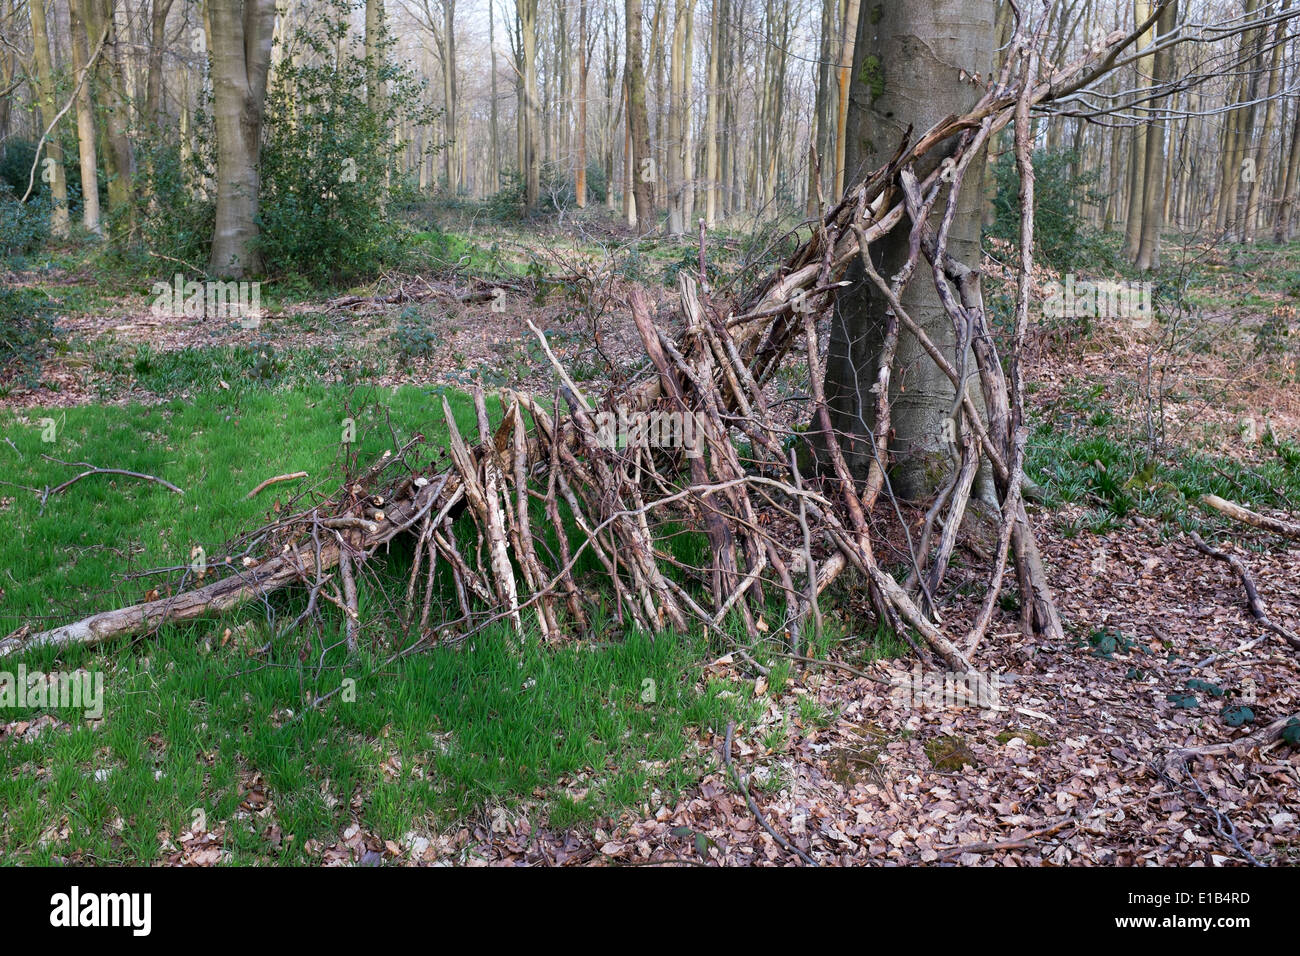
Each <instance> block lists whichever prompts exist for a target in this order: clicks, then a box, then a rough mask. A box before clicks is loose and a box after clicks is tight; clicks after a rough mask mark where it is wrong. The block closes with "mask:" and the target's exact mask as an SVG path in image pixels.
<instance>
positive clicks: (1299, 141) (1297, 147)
mask: <svg viewBox="0 0 1300 956" xmlns="http://www.w3.org/2000/svg"><path fill="white" fill-rule="evenodd" d="M1298 172H1300V99H1297V100H1296V113H1295V121H1294V122H1293V123H1292V124H1291V151H1290V158H1289V160H1288V162H1287V167H1286V186H1285V188H1284V189H1283V193H1282V203H1281V205H1280V206H1279V207H1278V212H1277V220H1276V221H1275V222H1274V224H1273V240H1274V241H1275V242H1288V241H1290V239H1291V236H1292V233H1293V225H1294V220H1295V206H1296V192H1297V173H1298Z"/></svg>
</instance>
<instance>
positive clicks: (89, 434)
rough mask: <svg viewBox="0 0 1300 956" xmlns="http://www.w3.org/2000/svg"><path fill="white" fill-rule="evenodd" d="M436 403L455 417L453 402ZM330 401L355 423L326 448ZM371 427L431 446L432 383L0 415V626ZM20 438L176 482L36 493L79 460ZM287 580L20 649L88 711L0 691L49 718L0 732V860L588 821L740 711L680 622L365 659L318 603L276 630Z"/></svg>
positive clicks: (176, 554) (71, 608) (110, 580)
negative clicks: (233, 601) (115, 631)
mask: <svg viewBox="0 0 1300 956" xmlns="http://www.w3.org/2000/svg"><path fill="white" fill-rule="evenodd" d="M194 372H195V374H196V375H197V373H198V369H197V368H195V369H194ZM175 374H177V375H180V374H182V372H181V370H178V371H176V372H175ZM448 399H449V401H450V403H451V405H452V407H453V411H454V414H455V416H456V419H457V423H458V427H460V428H461V430H462V431H463V432H464V433H466V434H471V433H472V432H473V431H474V428H475V425H474V411H473V406H472V403H471V402H470V401H469V399H468V398H467V397H466V396H464V395H461V394H458V393H448ZM491 404H492V403H491V402H489V405H491ZM345 416H346V417H352V418H353V419H354V420H355V424H356V436H357V441H356V443H355V445H354V446H353V447H352V448H351V449H349V450H348V451H345V449H344V448H343V446H342V445H341V443H340V439H341V437H342V435H341V430H342V427H343V423H342V419H343V418H344V417H345ZM43 419H52V420H53V427H54V432H53V436H54V441H52V442H46V441H43V440H42V438H43V437H46V436H48V435H49V434H50V433H49V431H48V427H49V422H48V421H46V422H43V421H42V420H43ZM390 423H391V425H392V427H393V429H394V430H395V431H396V432H397V435H398V438H399V440H401V439H405V438H406V437H407V436H409V435H411V434H412V433H413V432H415V431H416V430H419V431H421V432H423V433H424V434H425V435H426V437H427V438H428V446H429V447H430V448H431V449H438V448H441V447H442V446H443V445H444V444H445V433H446V427H445V425H444V424H443V423H442V412H441V401H440V397H439V395H437V394H433V393H430V392H427V391H424V390H421V389H418V388H410V387H407V388H401V389H398V390H395V391H388V390H381V391H376V390H372V389H347V388H344V387H341V386H315V387H299V388H293V389H287V388H279V387H247V388H241V389H230V390H226V389H221V388H216V389H195V394H194V395H193V396H192V397H189V398H186V399H177V400H173V401H170V402H166V403H164V404H159V405H154V406H147V407H145V406H113V407H96V406H87V407H78V408H69V409H66V410H29V411H27V412H25V413H14V412H3V413H0V435H3V437H4V438H7V439H9V440H10V441H11V442H12V443H13V444H12V446H11V445H10V444H9V443H8V442H0V459H3V460H4V480H5V481H7V482H10V484H9V485H3V486H0V522H2V523H3V525H4V527H5V529H6V531H7V532H8V533H7V534H5V535H3V536H2V537H0V588H2V589H3V596H2V597H0V633H7V632H8V631H9V630H12V629H13V628H15V627H17V626H18V625H19V624H20V623H32V624H36V625H38V626H40V625H49V626H52V625H54V624H57V623H64V622H67V621H70V620H74V619H76V618H78V617H80V616H83V615H84V614H87V613H91V612H93V611H97V610H102V609H105V608H108V607H113V606H117V605H121V604H127V603H134V602H136V601H139V600H141V599H143V598H144V597H145V596H146V592H147V591H148V590H149V589H151V588H154V587H157V586H159V585H160V583H161V582H163V581H166V580H168V579H169V578H170V579H171V580H176V579H177V578H178V577H179V573H173V574H172V575H170V576H155V575H144V576H141V572H144V571H148V570H150V569H154V568H166V567H172V568H179V569H183V568H184V567H185V566H187V565H188V563H189V562H190V560H191V557H192V554H193V552H192V549H193V548H194V547H195V546H200V547H203V548H204V549H205V551H206V554H207V558H208V561H209V562H211V563H213V564H220V562H221V560H222V558H223V557H224V551H223V548H222V545H223V543H224V542H225V541H227V540H228V539H230V538H232V537H234V536H235V535H237V534H239V533H241V532H244V531H246V530H248V529H249V528H252V527H256V526H257V525H258V524H260V523H261V522H262V521H263V520H264V519H265V515H266V511H267V510H268V509H269V508H270V507H271V505H272V503H273V501H274V499H275V498H276V497H277V495H280V494H286V493H288V491H289V490H290V489H289V488H287V487H286V488H283V489H268V490H267V491H266V492H263V494H262V495H261V496H260V497H259V498H258V499H256V500H254V501H246V500H245V499H244V496H245V494H246V493H247V491H248V490H249V489H251V488H252V487H253V486H254V485H256V484H257V483H258V482H259V481H260V480H262V479H263V478H266V477H269V476H271V475H274V474H278V473H283V472H290V471H296V470H304V471H307V472H308V473H309V475H310V476H311V478H310V479H309V482H316V481H319V482H320V491H321V492H322V493H323V494H328V493H330V492H332V491H333V490H334V488H335V487H337V478H336V477H334V476H338V475H339V474H340V473H341V470H342V468H343V465H344V460H345V455H348V454H350V453H354V457H355V459H356V460H357V461H359V462H361V463H362V464H363V465H364V464H365V463H367V462H369V461H370V460H372V459H373V458H375V457H377V456H378V455H379V454H381V453H382V451H383V450H385V449H387V448H391V447H392V444H393V441H392V436H391V434H390V431H389V425H390ZM43 455H48V456H50V457H53V458H60V459H64V460H66V461H87V462H91V463H93V464H95V465H98V466H102V467H117V468H125V469H130V470H133V471H140V472H145V473H149V474H153V475H156V476H158V477H160V478H165V479H166V480H168V481H170V482H173V483H174V484H176V485H178V486H179V487H181V488H182V489H183V490H184V491H185V494H184V496H183V497H182V496H177V495H175V494H173V493H171V492H169V491H168V490H166V489H165V488H163V487H161V486H159V485H157V484H153V483H150V482H143V481H138V480H134V479H130V478H126V477H121V476H111V475H94V476H91V477H88V478H85V479H83V480H82V481H80V482H78V483H76V484H75V485H73V486H71V487H70V488H68V489H67V491H65V492H64V493H62V494H60V495H58V496H55V497H53V498H50V499H49V500H48V501H47V502H46V503H45V506H44V510H43V511H42V507H41V500H40V494H39V493H33V492H31V491H27V490H24V489H22V488H19V487H14V486H16V485H25V486H28V487H30V488H35V489H38V490H43V489H45V488H47V487H51V486H53V485H56V484H58V483H59V482H61V481H63V480H65V479H67V478H68V477H71V476H72V475H74V474H76V471H77V469H73V468H68V467H64V466H62V465H59V464H57V463H55V462H52V461H48V460H46V459H45V458H43V457H42V456H43ZM294 487H298V486H294ZM409 561H410V558H409V554H405V553H403V551H402V549H401V548H397V547H395V548H394V549H393V552H392V553H391V555H389V556H387V559H386V561H385V562H383V563H382V564H380V562H376V564H377V565H379V566H378V567H376V568H374V573H375V574H377V575H379V576H380V581H379V582H378V583H386V584H388V585H390V586H391V585H394V584H396V583H398V582H403V583H404V572H405V571H406V570H407V569H409ZM577 570H578V572H579V573H580V574H581V573H583V572H584V571H585V570H586V565H584V564H583V563H580V564H579V566H578V569H577ZM375 585H376V582H371V586H369V587H367V588H365V589H363V593H365V594H367V595H368V600H365V599H363V603H362V608H361V611H362V617H363V622H364V625H365V627H364V630H363V633H364V634H366V635H368V636H369V635H374V634H377V635H381V636H386V637H392V638H399V637H400V634H399V628H398V627H397V625H396V623H395V622H394V621H393V620H391V614H390V612H389V611H388V609H387V605H386V603H385V602H384V601H383V600H382V598H381V596H380V595H379V593H378V587H377V586H375ZM593 586H594V585H593ZM390 590H393V588H391V587H390ZM303 600H304V597H303V595H301V594H296V595H289V594H280V595H275V596H273V597H272V598H271V600H270V601H269V602H267V603H265V604H263V603H257V604H255V605H249V606H246V607H244V608H242V609H239V610H236V611H234V612H231V613H229V614H227V615H225V616H224V617H222V618H220V619H213V620H207V621H197V622H191V623H187V624H176V625H168V626H165V627H163V628H162V629H161V630H160V631H159V632H158V633H157V634H155V635H152V636H150V637H148V638H145V639H140V640H138V641H136V642H134V643H133V644H128V643H126V642H115V643H113V644H109V645H105V646H104V647H102V648H77V649H70V650H67V651H64V652H62V653H59V652H56V651H53V650H45V651H37V652H32V653H30V654H28V655H26V656H25V658H24V660H23V661H22V663H23V664H24V665H25V666H26V668H27V669H28V670H29V672H30V671H35V670H42V671H46V672H48V671H54V670H58V671H61V672H70V671H75V670H77V669H78V668H84V669H85V670H87V671H90V672H92V673H102V674H103V678H104V699H103V704H104V712H103V717H102V719H101V720H95V721H90V720H86V719H83V714H82V713H81V712H80V711H79V710H59V709H52V708H31V707H25V708H18V707H14V706H5V707H4V708H3V709H2V710H0V726H5V725H9V726H10V727H11V728H14V727H15V723H16V722H23V721H32V720H36V719H37V718H40V717H41V716H42V715H43V714H48V715H49V716H52V717H54V718H55V719H56V723H54V724H52V725H48V726H44V728H43V729H41V726H40V725H39V724H34V725H32V726H33V727H35V728H36V729H35V731H33V732H31V733H27V732H25V731H26V730H30V729H31V728H26V729H24V730H22V731H20V730H17V729H15V730H13V731H12V732H11V733H9V734H8V735H6V736H5V737H3V738H2V739H0V808H3V811H2V812H0V861H3V862H7V863H17V862H22V863H35V864H41V863H58V862H65V861H75V862H81V863H103V864H111V863H138V864H148V863H155V862H159V861H162V860H165V859H167V858H168V856H169V854H171V853H173V852H175V851H174V849H167V847H166V843H167V841H169V840H170V842H171V843H172V844H177V842H178V838H179V836H180V834H182V833H184V832H186V831H188V830H190V829H191V828H192V827H193V826H194V824H195V822H196V820H199V819H202V820H203V821H204V822H205V823H206V827H205V828H204V829H206V830H207V831H209V832H213V833H216V834H218V835H219V838H220V843H221V847H222V849H223V851H224V852H226V853H228V854H229V857H228V859H229V860H230V862H232V863H235V864H254V863H265V862H272V861H274V862H285V863H311V862H314V861H315V860H316V859H317V858H318V856H319V853H320V851H321V848H323V847H329V846H331V845H335V844H337V843H338V842H339V841H340V838H341V836H340V835H341V834H342V833H343V831H344V830H345V829H346V828H347V827H348V826H349V825H350V824H351V823H352V822H353V821H356V822H358V823H360V825H361V826H362V827H364V828H365V829H366V830H367V831H368V832H372V833H374V834H376V835H379V836H380V837H382V838H383V839H386V840H393V841H395V842H397V843H399V844H401V843H402V841H403V838H404V836H405V835H406V834H408V833H411V832H415V833H421V834H424V835H434V834H437V833H439V832H443V831H445V830H446V829H447V828H449V827H452V826H455V825H457V824H458V823H460V822H463V821H466V820H470V819H479V818H480V815H481V814H482V813H483V812H484V811H485V810H489V809H491V808H495V807H499V806H500V807H506V808H515V809H517V810H520V811H524V810H526V811H528V812H529V813H530V818H531V819H532V820H533V821H534V823H540V822H542V821H543V820H548V821H549V823H550V825H552V826H557V827H571V826H585V825H589V824H590V823H591V822H592V821H595V820H597V819H601V818H604V817H606V816H609V815H611V814H613V813H616V812H617V811H619V810H620V809H623V808H629V807H638V808H642V809H643V810H645V811H647V812H648V810H650V809H653V808H651V807H650V806H649V805H650V803H651V794H652V793H653V792H655V791H658V792H659V793H660V794H662V795H663V799H669V798H671V796H672V795H673V794H676V793H679V792H681V791H682V790H684V789H685V788H687V787H689V786H690V785H691V784H692V783H693V782H694V781H695V780H697V779H698V778H699V776H700V775H701V773H702V772H704V770H705V768H704V767H702V766H701V765H700V763H699V761H700V760H704V761H708V760H709V759H711V757H710V756H709V755H707V754H706V755H705V756H704V757H697V756H695V751H694V750H693V748H692V747H691V745H690V741H691V740H692V739H694V738H696V737H698V736H699V735H700V734H701V733H703V732H705V731H706V730H709V729H713V730H716V729H718V728H719V727H721V726H725V723H726V721H727V720H728V719H733V718H734V719H737V720H739V721H741V722H744V721H746V720H750V719H753V718H754V717H755V716H756V715H757V712H758V711H757V708H758V703H757V702H756V700H755V699H754V694H753V686H752V682H741V683H740V684H733V683H732V682H729V681H720V680H716V679H715V680H709V681H705V680H704V679H703V678H702V676H701V668H700V663H701V662H702V661H704V660H707V659H708V657H709V655H711V654H716V652H717V649H716V648H715V647H711V646H710V645H709V643H708V641H707V640H706V639H705V638H704V637H702V636H701V635H699V634H698V633H697V634H693V635H684V636H677V637H673V636H670V635H659V636H657V637H655V638H653V639H652V638H651V637H650V636H648V635H645V634H641V633H639V632H636V631H632V630H627V629H625V628H622V627H618V626H616V623H615V622H612V621H604V623H603V624H602V623H601V622H602V620H603V618H602V615H601V614H600V613H599V612H597V613H596V614H594V615H593V619H594V620H595V623H596V625H597V626H596V628H595V631H596V633H597V634H598V635H599V636H598V637H597V638H596V641H597V642H596V643H589V642H585V643H577V642H575V643H573V644H571V645H567V646H562V647H544V646H541V645H540V643H539V641H538V640H537V639H536V637H535V636H528V637H526V638H525V639H524V640H523V641H515V640H512V639H511V638H512V635H509V634H508V633H507V631H506V630H505V629H504V628H503V627H497V628H491V629H488V630H486V631H484V632H482V633H480V634H477V635H475V636H473V637H472V638H470V639H469V640H468V641H467V642H465V643H464V644H462V645H460V646H459V647H439V648H435V649H433V650H431V651H428V652H426V653H421V654H415V655H410V656H408V657H405V658H402V659H400V660H397V661H386V658H385V655H386V654H388V653H389V652H388V650H387V649H385V650H381V651H375V650H373V649H372V648H370V647H369V646H366V642H363V649H362V651H361V652H359V653H358V654H355V655H351V656H349V655H348V654H347V652H346V650H345V649H344V648H343V647H342V645H341V643H340V641H339V638H340V637H341V634H342V627H343V622H342V618H341V615H340V614H337V613H334V610H333V608H326V611H325V619H324V622H323V624H322V627H321V629H320V630H316V629H313V628H304V629H301V630H299V631H296V632H293V633H292V634H289V635H287V636H285V637H282V638H280V639H279V640H278V641H277V640H273V639H272V637H273V634H274V633H275V632H276V631H277V629H278V628H279V627H281V626H282V625H283V624H284V623H285V622H287V621H288V620H291V619H292V618H293V616H295V615H296V614H297V613H298V612H299V611H300V610H301V608H302V604H303ZM448 603H449V604H450V603H451V599H450V598H448ZM449 616H450V615H449ZM609 616H610V615H609V614H608V613H607V614H605V615H604V617H605V618H608V617H609ZM272 617H273V618H274V619H273V620H270V619H271V618H272ZM262 648H266V650H264V651H263V650H262ZM326 648H331V649H329V650H325V649H326ZM17 665H18V661H15V660H13V659H8V660H6V661H5V663H4V668H5V669H7V670H9V671H10V672H13V671H15V670H16V668H17ZM353 681H354V682H355V683H354V684H352V683H345V682H353ZM331 692H333V693H332V696H330V697H329V698H328V699H327V700H325V702H324V703H323V704H321V705H320V706H319V707H316V708H313V707H311V706H309V705H310V702H311V701H313V700H316V699H318V698H319V697H320V696H322V695H325V694H331ZM808 716H809V718H810V719H813V718H815V716H816V715H811V714H810V715H808ZM309 845H310V848H309Z"/></svg>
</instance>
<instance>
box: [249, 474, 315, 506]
mask: <svg viewBox="0 0 1300 956" xmlns="http://www.w3.org/2000/svg"><path fill="white" fill-rule="evenodd" d="M306 477H307V472H305V471H295V472H293V473H292V474H288V475H276V476H275V477H274V478H268V479H266V481H264V482H262V483H261V484H260V485H258V486H257V487H256V488H254V489H253V490H252V491H250V492H249V493H248V494H246V495H244V500H245V501H249V500H251V499H253V498H256V497H257V496H258V495H260V494H261V493H262V492H263V491H265V490H266V489H267V488H269V487H270V486H271V485H278V484H280V483H281V482H283V481H297V480H298V479H299V478H306Z"/></svg>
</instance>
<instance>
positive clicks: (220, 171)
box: [207, 0, 275, 278]
mask: <svg viewBox="0 0 1300 956" xmlns="http://www.w3.org/2000/svg"><path fill="white" fill-rule="evenodd" d="M274 26H275V0H209V3H208V24H207V34H208V50H209V51H210V53H211V58H212V98H213V121H214V126H215V130H216V141H217V210H216V217H217V218H216V228H215V230H214V232H213V236H212V255H211V259H210V261H209V266H210V268H211V269H212V271H213V272H214V273H216V274H217V275H220V276H229V277H233V278H243V277H244V276H247V275H250V274H256V273H257V272H258V271H260V269H261V263H260V262H259V260H258V256H257V252H256V250H255V248H254V245H253V240H254V239H256V237H257V205H258V193H259V190H260V188H261V180H260V176H259V173H258V151H259V148H260V143H261V134H262V119H263V116H262V114H263V110H264V108H265V105H266V83H267V74H268V71H269V69H270V66H271V39H272V30H273V28H274Z"/></svg>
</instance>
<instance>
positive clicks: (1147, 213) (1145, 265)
mask: <svg viewBox="0 0 1300 956" xmlns="http://www.w3.org/2000/svg"><path fill="white" fill-rule="evenodd" d="M1177 23H1178V0H1170V3H1169V6H1167V7H1165V8H1164V10H1162V11H1161V12H1160V19H1159V20H1158V21H1157V22H1156V27H1157V29H1158V34H1157V35H1158V36H1159V37H1165V36H1167V35H1169V34H1170V33H1172V32H1173V31H1174V28H1175V27H1176V25H1177ZM1173 65H1174V50H1173V48H1172V47H1166V48H1165V49H1162V50H1159V51H1158V52H1157V53H1156V55H1155V61H1154V64H1153V70H1154V76H1153V85H1154V86H1155V87H1157V88H1158V87H1159V86H1160V85H1161V84H1163V83H1166V82H1168V81H1169V80H1171V79H1173V72H1174V71H1173ZM1165 122H1166V121H1165V119H1164V118H1163V117H1161V118H1159V119H1157V120H1155V121H1154V122H1153V123H1151V125H1150V126H1148V127H1147V145H1146V169H1145V170H1144V174H1143V177H1142V179H1143V181H1142V232H1141V236H1140V238H1139V244H1138V253H1137V260H1136V265H1137V267H1138V268H1139V269H1143V270H1148V269H1158V268H1159V267H1160V231H1161V229H1162V228H1163V227H1164V209H1165V184H1166V182H1168V177H1167V176H1166V174H1165V173H1166V171H1165Z"/></svg>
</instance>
